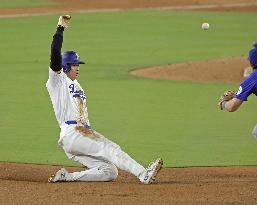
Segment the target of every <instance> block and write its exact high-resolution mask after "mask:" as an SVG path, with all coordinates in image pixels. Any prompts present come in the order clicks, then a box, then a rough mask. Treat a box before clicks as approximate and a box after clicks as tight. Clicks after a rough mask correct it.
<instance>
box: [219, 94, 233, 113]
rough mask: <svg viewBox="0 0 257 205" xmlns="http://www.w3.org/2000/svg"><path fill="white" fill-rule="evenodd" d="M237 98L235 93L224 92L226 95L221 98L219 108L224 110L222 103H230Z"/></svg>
mask: <svg viewBox="0 0 257 205" xmlns="http://www.w3.org/2000/svg"><path fill="white" fill-rule="evenodd" d="M235 96H236V92H235V91H231V90H228V91H226V92H224V94H223V95H222V96H220V99H219V102H218V106H219V107H220V109H221V110H223V107H222V103H223V102H224V101H230V100H231V99H233V98H234V97H235Z"/></svg>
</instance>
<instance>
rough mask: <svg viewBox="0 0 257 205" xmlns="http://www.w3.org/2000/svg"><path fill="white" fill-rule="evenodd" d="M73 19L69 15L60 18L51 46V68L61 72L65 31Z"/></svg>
mask: <svg viewBox="0 0 257 205" xmlns="http://www.w3.org/2000/svg"><path fill="white" fill-rule="evenodd" d="M70 19H71V17H70V16H69V15H64V16H60V17H59V20H58V24H57V29H56V32H55V34H54V36H53V41H52V44H51V60H50V68H51V69H52V70H53V71H55V72H59V71H60V70H61V69H62V56H61V49H62V43H63V31H64V29H65V28H67V27H68V24H69V22H70Z"/></svg>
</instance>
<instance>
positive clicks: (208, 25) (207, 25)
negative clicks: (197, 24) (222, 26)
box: [202, 23, 210, 30]
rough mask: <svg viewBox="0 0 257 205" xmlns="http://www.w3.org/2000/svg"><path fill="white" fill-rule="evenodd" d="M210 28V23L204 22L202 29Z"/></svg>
mask: <svg viewBox="0 0 257 205" xmlns="http://www.w3.org/2000/svg"><path fill="white" fill-rule="evenodd" d="M209 28H210V24H208V23H203V24H202V29H203V30H208V29H209Z"/></svg>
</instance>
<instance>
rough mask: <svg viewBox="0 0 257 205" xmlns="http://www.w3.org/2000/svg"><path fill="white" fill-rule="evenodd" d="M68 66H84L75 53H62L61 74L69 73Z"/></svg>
mask: <svg viewBox="0 0 257 205" xmlns="http://www.w3.org/2000/svg"><path fill="white" fill-rule="evenodd" d="M70 64H85V62H83V61H81V60H80V58H79V55H78V53H77V52H76V51H64V52H63V53H62V68H63V72H65V73H67V72H69V71H70V69H71V67H70Z"/></svg>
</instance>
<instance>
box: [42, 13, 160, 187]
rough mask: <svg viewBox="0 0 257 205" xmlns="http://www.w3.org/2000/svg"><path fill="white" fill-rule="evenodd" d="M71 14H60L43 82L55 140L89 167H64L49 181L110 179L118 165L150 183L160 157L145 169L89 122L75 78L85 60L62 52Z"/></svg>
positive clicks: (83, 97)
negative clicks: (56, 130)
mask: <svg viewBox="0 0 257 205" xmlns="http://www.w3.org/2000/svg"><path fill="white" fill-rule="evenodd" d="M70 19H71V17H70V16H69V15H65V16H60V17H59V21H58V25H57V30H56V33H55V34H54V36H53V41H52V44H51V62H50V67H49V78H48V81H47V83H46V87H47V90H48V92H49V95H50V98H51V101H52V104H53V108H54V112H55V116H56V119H57V121H58V123H59V126H60V128H61V133H60V138H59V141H58V144H59V145H61V146H62V147H63V150H64V152H65V154H66V155H67V156H68V158H69V159H71V160H74V161H76V162H79V163H81V164H82V165H84V166H86V167H87V168H88V169H86V170H85V171H81V172H73V173H68V171H67V170H66V169H65V168H62V169H60V170H59V171H57V172H56V173H55V174H54V175H52V176H51V177H50V178H49V179H48V181H49V182H59V181H112V180H115V179H116V178H117V176H118V169H117V168H119V169H121V170H125V171H127V172H130V173H132V174H133V175H135V176H136V177H137V178H138V179H139V180H140V181H141V182H142V183H144V184H150V183H152V182H153V181H154V180H155V178H156V175H157V173H158V172H159V171H160V169H161V168H162V164H163V162H162V160H161V159H156V160H155V161H154V162H153V163H151V164H150V166H149V167H148V168H147V169H145V168H144V167H143V166H142V165H140V164H139V163H137V162H136V161H135V160H134V159H132V158H131V157H130V156H129V155H128V154H127V153H125V152H124V151H122V150H121V148H120V147H119V146H118V145H117V144H115V143H113V142H111V141H110V140H108V139H107V138H105V137H104V136H103V135H101V134H100V133H98V132H96V131H95V130H94V129H93V128H92V127H91V125H90V122H89V118H88V110H87V103H86V102H87V96H86V93H85V91H84V90H83V88H82V87H81V85H80V84H79V83H78V81H77V80H76V79H77V77H78V75H79V71H80V64H85V62H83V61H81V60H80V57H79V55H78V53H77V52H75V51H65V52H63V53H61V48H62V43H63V32H64V30H65V29H66V28H67V27H68V24H69V22H70Z"/></svg>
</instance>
